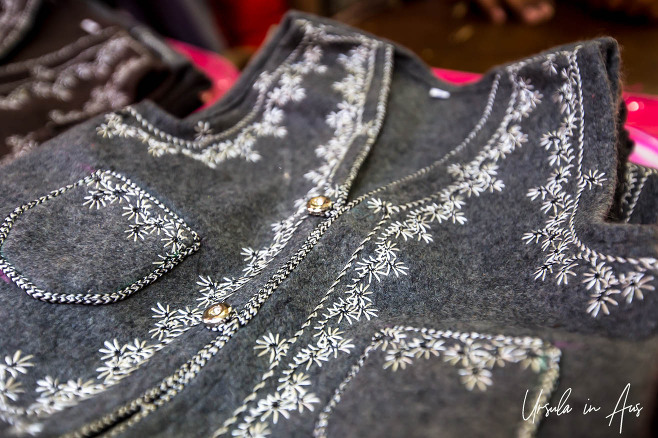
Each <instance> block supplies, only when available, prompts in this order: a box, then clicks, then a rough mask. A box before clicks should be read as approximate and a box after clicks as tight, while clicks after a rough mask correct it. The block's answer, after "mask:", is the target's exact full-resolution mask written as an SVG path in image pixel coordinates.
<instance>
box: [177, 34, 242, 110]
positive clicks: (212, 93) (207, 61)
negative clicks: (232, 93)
mask: <svg viewBox="0 0 658 438" xmlns="http://www.w3.org/2000/svg"><path fill="white" fill-rule="evenodd" d="M168 43H169V45H170V46H171V47H172V48H173V49H174V50H176V51H177V52H178V53H180V54H182V55H183V56H186V57H187V58H188V59H189V60H190V61H192V63H193V64H194V65H196V66H197V68H198V69H199V70H201V71H202V72H203V73H205V75H206V76H208V78H209V79H210V80H211V81H212V88H211V89H210V90H208V91H206V92H204V93H203V95H202V96H201V98H202V100H203V102H204V104H203V106H202V107H201V108H199V110H201V109H203V108H206V107H209V106H211V105H212V104H214V103H215V102H217V101H218V100H219V99H220V98H221V97H222V96H223V95H224V94H225V93H226V92H227V91H228V90H229V89H230V88H231V87H232V86H233V84H234V83H235V81H236V80H237V79H238V77H239V76H240V72H239V71H238V69H237V68H235V66H234V65H233V64H231V62H230V61H228V60H227V59H226V58H224V57H223V56H220V55H218V54H216V53H214V52H210V51H208V50H203V49H199V48H197V47H195V46H191V45H189V44H185V43H182V42H180V41H176V40H171V39H170V40H168ZM197 111H198V110H197Z"/></svg>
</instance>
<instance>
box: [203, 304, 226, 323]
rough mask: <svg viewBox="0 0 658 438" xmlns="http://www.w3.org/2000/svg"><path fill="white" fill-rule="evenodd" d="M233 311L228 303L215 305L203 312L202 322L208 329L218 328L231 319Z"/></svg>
mask: <svg viewBox="0 0 658 438" xmlns="http://www.w3.org/2000/svg"><path fill="white" fill-rule="evenodd" d="M232 310H233V309H231V306H229V305H228V304H226V303H219V304H213V305H212V306H210V307H208V308H207V309H206V310H205V311H204V312H203V316H202V317H201V320H202V321H203V323H204V324H205V325H206V326H208V327H217V326H218V325H220V324H221V323H222V322H224V321H225V320H226V318H228V317H229V315H230V314H231V311H232Z"/></svg>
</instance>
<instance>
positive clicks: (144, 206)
mask: <svg viewBox="0 0 658 438" xmlns="http://www.w3.org/2000/svg"><path fill="white" fill-rule="evenodd" d="M150 208H151V203H150V202H149V201H148V200H147V199H146V198H143V197H140V198H138V199H137V200H136V201H135V203H134V204H131V203H130V202H128V205H127V206H126V207H123V209H124V210H125V212H124V213H123V216H127V219H135V222H138V221H142V222H148V220H149V209H150Z"/></svg>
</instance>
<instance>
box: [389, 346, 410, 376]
mask: <svg viewBox="0 0 658 438" xmlns="http://www.w3.org/2000/svg"><path fill="white" fill-rule="evenodd" d="M412 357H413V353H411V352H410V351H407V350H401V349H398V348H395V349H392V350H388V351H387V352H386V357H385V362H384V369H386V368H389V367H390V368H391V370H392V371H397V370H398V368H400V369H405V368H406V367H407V365H410V364H411V363H413V360H412Z"/></svg>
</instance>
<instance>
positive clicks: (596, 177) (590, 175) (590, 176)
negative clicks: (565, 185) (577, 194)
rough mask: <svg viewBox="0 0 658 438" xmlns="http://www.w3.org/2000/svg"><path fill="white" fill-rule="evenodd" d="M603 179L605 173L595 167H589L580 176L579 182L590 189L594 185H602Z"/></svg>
mask: <svg viewBox="0 0 658 438" xmlns="http://www.w3.org/2000/svg"><path fill="white" fill-rule="evenodd" d="M605 180H606V178H605V173H603V172H600V171H598V170H596V169H590V170H589V171H587V173H585V174H584V175H583V176H582V179H581V182H580V184H581V185H584V186H585V187H586V188H588V189H591V188H593V187H594V186H602V185H603V182H604V181H605Z"/></svg>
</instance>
